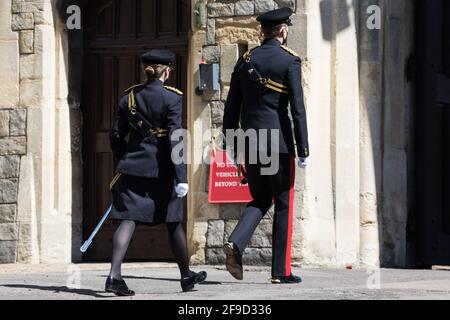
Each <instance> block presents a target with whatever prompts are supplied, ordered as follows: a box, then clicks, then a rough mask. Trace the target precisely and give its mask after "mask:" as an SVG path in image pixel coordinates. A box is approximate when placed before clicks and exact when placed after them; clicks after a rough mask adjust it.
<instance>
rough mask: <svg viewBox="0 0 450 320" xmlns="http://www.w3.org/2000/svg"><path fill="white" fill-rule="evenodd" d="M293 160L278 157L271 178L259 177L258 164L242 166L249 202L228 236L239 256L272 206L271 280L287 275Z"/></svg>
mask: <svg viewBox="0 0 450 320" xmlns="http://www.w3.org/2000/svg"><path fill="white" fill-rule="evenodd" d="M294 162H295V157H294V156H291V155H289V154H279V170H278V172H277V173H276V174H274V175H261V168H263V167H267V166H265V165H261V164H246V169H247V179H248V184H249V187H250V193H251V195H252V198H253V201H252V202H250V203H249V204H248V205H247V207H246V209H245V211H244V212H243V214H242V216H241V218H240V220H239V223H238V225H237V226H236V228H235V229H234V231H233V233H232V234H231V235H230V238H229V241H230V242H233V243H234V244H235V245H236V246H237V248H238V249H239V251H240V252H241V253H243V252H244V250H245V248H246V247H247V245H248V242H249V241H250V238H251V237H252V235H253V233H254V232H255V229H256V227H257V226H258V224H259V223H260V222H261V220H262V218H263V217H264V216H265V215H266V214H267V211H269V209H270V207H271V206H272V203H273V202H275V215H274V220H273V234H272V276H289V275H290V274H291V242H292V219H293V199H294V176H295V163H294Z"/></svg>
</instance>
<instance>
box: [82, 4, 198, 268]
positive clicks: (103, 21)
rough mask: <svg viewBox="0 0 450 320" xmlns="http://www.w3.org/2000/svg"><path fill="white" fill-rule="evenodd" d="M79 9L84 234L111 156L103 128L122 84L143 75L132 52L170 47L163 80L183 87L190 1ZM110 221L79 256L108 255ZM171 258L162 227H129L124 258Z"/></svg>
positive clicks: (102, 206)
mask: <svg viewBox="0 0 450 320" xmlns="http://www.w3.org/2000/svg"><path fill="white" fill-rule="evenodd" d="M83 12H84V16H83V17H84V26H83V30H84V37H85V57H84V61H85V63H84V65H85V68H84V80H83V81H84V83H83V102H82V110H83V128H84V133H83V135H84V144H83V154H84V155H83V156H84V216H83V218H84V222H83V228H84V230H83V233H84V237H85V238H86V237H87V236H88V235H89V234H90V233H91V231H92V230H93V229H94V227H95V225H96V224H97V222H98V221H99V220H100V218H101V217H102V215H103V213H104V212H105V210H106V209H107V208H108V207H109V205H110V203H111V194H110V191H109V190H108V185H109V182H110V181H111V179H112V176H113V173H114V169H115V166H116V164H117V161H116V159H114V156H113V154H112V152H111V149H110V146H109V130H110V127H111V124H112V122H113V119H114V115H115V113H116V109H117V104H118V101H119V100H120V98H121V97H122V96H123V92H124V90H125V89H126V88H128V87H130V86H131V85H133V84H136V83H140V82H142V81H143V80H144V75H143V72H142V67H141V64H140V60H139V56H140V55H141V54H143V53H144V52H146V51H148V50H150V49H154V48H167V49H170V50H172V51H174V52H175V53H176V55H177V61H176V66H175V67H176V71H175V72H173V73H172V75H171V79H170V81H168V83H167V84H168V85H171V86H174V87H177V88H179V89H181V90H182V91H186V87H187V83H186V82H187V75H186V73H187V61H188V60H187V54H188V30H189V28H190V7H189V1H178V0H95V1H94V0H90V1H88V2H87V4H86V7H85V8H84V10H83ZM184 99H185V100H186V96H185V98H184ZM184 106H186V101H185V103H184ZM184 126H186V110H184ZM116 226H117V223H114V222H111V221H108V222H107V223H106V224H105V226H104V227H103V229H102V230H101V232H100V233H99V235H98V236H97V238H96V240H95V241H94V243H93V244H92V247H91V248H90V249H89V250H88V252H87V253H86V254H85V255H84V257H83V259H84V260H85V261H105V260H109V259H110V255H111V243H112V236H113V234H114V231H115V229H116ZM171 258H172V254H171V252H170V249H169V245H168V240H167V234H166V229H165V227H164V226H159V227H152V228H150V227H143V226H141V227H139V228H138V229H137V230H136V233H135V236H134V237H133V240H132V242H131V245H130V248H129V251H128V254H127V259H128V260H167V259H171Z"/></svg>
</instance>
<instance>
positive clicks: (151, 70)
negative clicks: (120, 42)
mask: <svg viewBox="0 0 450 320" xmlns="http://www.w3.org/2000/svg"><path fill="white" fill-rule="evenodd" d="M155 73H156V70H155V69H154V68H153V66H147V67H146V68H145V74H146V75H147V77H154V76H155Z"/></svg>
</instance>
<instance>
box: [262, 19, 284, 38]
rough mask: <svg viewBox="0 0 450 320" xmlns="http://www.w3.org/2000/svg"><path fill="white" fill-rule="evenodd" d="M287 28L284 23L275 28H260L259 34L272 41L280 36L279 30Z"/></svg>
mask: <svg viewBox="0 0 450 320" xmlns="http://www.w3.org/2000/svg"><path fill="white" fill-rule="evenodd" d="M284 26H286V27H287V26H288V25H287V24H286V23H282V24H279V25H276V26H261V33H262V34H263V36H264V38H265V39H274V38H277V37H279V36H280V32H281V28H282V27H284Z"/></svg>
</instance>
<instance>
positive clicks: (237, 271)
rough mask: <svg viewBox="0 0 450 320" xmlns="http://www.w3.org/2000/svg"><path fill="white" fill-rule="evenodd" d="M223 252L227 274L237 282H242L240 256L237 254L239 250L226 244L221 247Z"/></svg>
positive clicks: (231, 244) (229, 243)
mask: <svg viewBox="0 0 450 320" xmlns="http://www.w3.org/2000/svg"><path fill="white" fill-rule="evenodd" d="M223 252H224V253H225V254H226V256H227V260H226V262H225V265H226V267H227V270H228V272H229V273H230V274H231V275H232V276H233V277H235V278H236V279H237V280H242V279H243V278H244V271H243V270H242V255H241V254H240V253H239V250H238V249H237V248H236V246H235V245H234V243H232V242H227V243H225V244H224V245H223Z"/></svg>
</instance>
